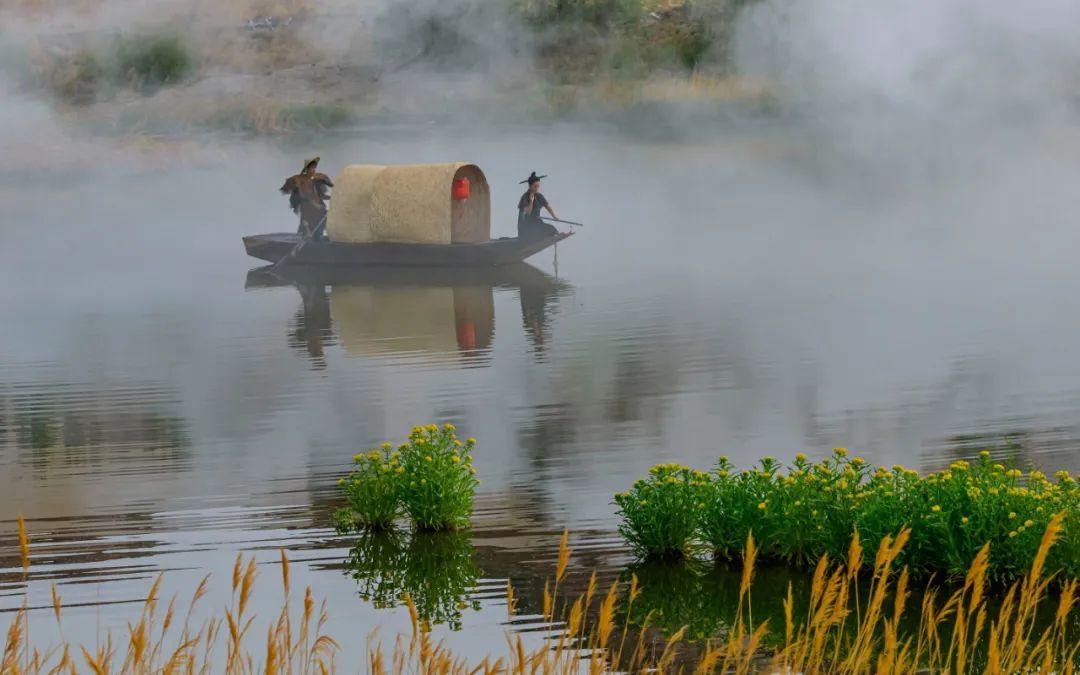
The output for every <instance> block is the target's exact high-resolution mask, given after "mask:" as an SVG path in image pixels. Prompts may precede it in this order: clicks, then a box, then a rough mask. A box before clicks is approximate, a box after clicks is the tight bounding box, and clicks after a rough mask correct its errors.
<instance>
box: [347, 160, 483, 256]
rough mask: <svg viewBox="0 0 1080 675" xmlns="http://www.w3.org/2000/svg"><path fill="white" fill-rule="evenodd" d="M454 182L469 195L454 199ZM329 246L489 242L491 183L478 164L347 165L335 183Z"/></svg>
mask: <svg viewBox="0 0 1080 675" xmlns="http://www.w3.org/2000/svg"><path fill="white" fill-rule="evenodd" d="M455 178H467V179H469V182H470V187H471V195H470V197H469V199H467V200H464V201H456V200H454V199H453V198H452V194H451V189H452V185H453V182H454V179H455ZM326 229H327V233H328V234H329V236H330V239H331V241H337V242H348V243H367V242H409V243H427V244H450V243H455V244H458V243H480V242H484V241H488V240H489V239H490V238H491V203H490V196H489V191H488V185H487V180H486V178H485V177H484V174H483V172H482V171H481V170H480V168H479V167H477V166H476V165H474V164H466V163H463V162H455V163H450V164H409V165H398V166H394V165H390V166H387V165H374V164H353V165H349V166H346V167H345V168H344V169H342V171H341V173H339V174H338V176H337V178H335V179H334V194H333V198H332V199H331V200H330V213H329V215H328V216H327V221H326Z"/></svg>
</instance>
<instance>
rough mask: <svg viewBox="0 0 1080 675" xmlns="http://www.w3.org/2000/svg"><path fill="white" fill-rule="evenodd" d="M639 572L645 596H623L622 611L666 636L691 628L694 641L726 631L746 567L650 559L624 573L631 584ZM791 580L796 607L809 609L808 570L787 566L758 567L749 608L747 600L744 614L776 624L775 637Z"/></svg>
mask: <svg viewBox="0 0 1080 675" xmlns="http://www.w3.org/2000/svg"><path fill="white" fill-rule="evenodd" d="M635 575H636V576H637V578H638V584H639V588H640V589H641V593H640V595H638V597H637V598H636V599H635V600H634V601H633V603H632V604H627V602H626V600H625V599H624V601H623V607H622V615H623V616H624V617H626V618H627V619H628V621H629V623H630V625H633V626H639V627H641V626H645V625H648V626H650V627H653V628H658V629H660V630H661V631H663V632H664V634H666V635H671V634H673V633H675V632H676V631H678V630H680V629H682V628H684V627H685V628H686V636H687V637H688V638H690V639H693V640H703V639H706V638H710V637H717V636H721V637H722V636H725V635H726V634H727V630H728V628H729V627H730V626H731V625H732V624H733V623H734V622H735V618H736V614H737V612H738V611H739V586H740V582H741V577H742V568H741V567H738V566H729V565H713V564H712V563H708V562H702V561H697V560H681V561H662V560H657V561H648V562H640V563H637V564H634V565H631V566H629V567H627V568H626V570H625V571H624V572H623V575H622V578H623V580H624V581H626V582H627V583H629V581H630V579H631V577H633V576H635ZM789 584H790V585H791V591H792V598H793V600H794V609H795V611H796V612H800V611H803V612H805V610H806V607H807V604H808V600H809V596H810V579H809V575H807V574H803V573H801V572H798V571H793V570H791V569H790V568H787V567H779V566H777V567H770V566H759V567H758V568H757V569H756V570H755V571H754V582H753V586H752V588H751V592H750V605H749V607H750V613H749V614H747V613H746V612H747V601H746V600H745V599H744V600H743V609H742V611H743V615H744V619H747V618H752V621H753V623H754V625H755V626H757V625H760V624H761V623H763V622H765V621H766V620H767V621H768V622H769V625H770V626H772V627H773V630H772V631H771V632H770V634H769V635H770V636H771V637H772V638H773V639H776V638H778V637H780V636H782V632H783V626H784V600H785V598H786V597H787V592H788V585H789Z"/></svg>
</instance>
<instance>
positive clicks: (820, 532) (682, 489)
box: [615, 448, 1080, 580]
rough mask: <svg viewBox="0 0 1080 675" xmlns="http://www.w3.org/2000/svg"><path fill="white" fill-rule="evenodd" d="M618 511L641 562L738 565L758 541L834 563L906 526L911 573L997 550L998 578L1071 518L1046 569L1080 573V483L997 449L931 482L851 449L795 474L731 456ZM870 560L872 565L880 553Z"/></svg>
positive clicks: (940, 570) (1019, 566)
mask: <svg viewBox="0 0 1080 675" xmlns="http://www.w3.org/2000/svg"><path fill="white" fill-rule="evenodd" d="M615 503H616V504H617V505H618V507H619V516H620V518H621V520H622V523H621V525H620V532H622V534H623V536H624V537H625V538H626V540H627V541H628V542H629V543H630V545H631V546H632V547H633V548H634V550H635V551H636V552H637V553H638V554H640V555H642V556H660V557H663V556H668V557H679V556H683V555H687V554H691V553H693V552H695V551H697V550H700V549H702V548H705V549H708V550H709V551H711V552H712V553H713V554H714V555H715V556H716V557H718V558H733V557H737V556H738V555H740V551H741V542H744V541H746V538H747V537H748V536H750V535H751V534H753V536H754V539H755V540H757V541H758V542H759V550H758V555H760V556H761V557H762V558H764V559H775V560H781V561H785V562H789V563H793V564H797V565H812V564H814V563H815V562H816V561H817V560H818V559H819V558H820V557H821V556H823V555H827V556H829V557H831V558H841V557H843V556H844V554H845V552H846V551H847V550H848V547H849V545H850V544H851V542H852V539H853V538H855V540H856V541H860V542H861V543H862V544H861V545H862V547H863V548H864V549H865V550H866V551H871V552H872V551H875V550H877V548H878V546H879V544H880V543H881V542H882V541H884V540H885V539H887V538H890V537H896V536H897V535H898V533H899V532H900V531H901V530H904V529H905V528H906V529H907V530H908V531H909V537H908V538H909V540H910V541H909V543H908V545H907V546H906V547H905V548H904V550H903V552H902V554H901V559H900V562H901V564H903V565H905V566H906V567H908V568H909V569H910V570H911V573H913V574H917V575H926V574H944V575H946V576H952V577H957V578H959V577H962V576H963V575H964V574H965V573H966V571H967V570H968V568H969V566H970V565H971V563H972V561H973V560H974V559H975V556H976V555H977V554H978V553H979V551H980V550H981V549H982V547H983V546H984V545H985V544H987V543H989V544H990V553H989V558H988V568H987V574H988V575H989V576H990V577H991V578H994V579H999V580H1002V579H1013V578H1017V577H1019V576H1021V575H1022V574H1023V573H1024V571H1025V570H1026V569H1028V568H1029V567H1030V566H1031V564H1032V561H1033V560H1034V559H1035V556H1036V554H1037V552H1038V550H1039V543H1040V536H1041V533H1042V532H1043V531H1044V530H1045V529H1046V527H1047V526H1048V524H1049V523H1050V521H1051V519H1052V518H1053V517H1054V516H1055V514H1061V518H1062V526H1061V532H1060V542H1059V543H1058V545H1057V546H1056V547H1055V548H1054V550H1053V552H1052V553H1051V554H1050V557H1049V559H1048V560H1047V563H1046V564H1047V566H1048V569H1049V570H1051V571H1052V572H1054V573H1060V574H1063V575H1065V576H1068V577H1076V576H1080V486H1078V485H1077V482H1076V481H1075V480H1074V479H1073V478H1072V477H1071V476H1069V474H1068V473H1067V472H1064V471H1062V472H1058V473H1057V474H1056V476H1055V480H1053V481H1051V480H1049V479H1048V478H1047V477H1046V476H1045V475H1044V474H1043V473H1041V472H1039V471H1031V472H1030V473H1027V474H1024V473H1023V472H1021V471H1020V470H1019V469H1009V468H1006V467H1005V466H1004V465H1002V464H999V463H995V462H994V461H993V460H992V459H991V458H990V456H989V453H987V452H983V453H982V454H981V455H980V457H979V459H978V460H976V461H975V462H974V463H969V462H966V461H958V462H955V463H953V464H952V466H950V467H949V468H948V469H946V470H944V471H939V472H935V473H931V474H928V475H926V476H921V475H919V473H918V472H916V471H913V470H911V469H906V468H904V467H902V466H894V467H892V468H891V469H886V468H876V469H875V468H873V467H871V466H869V465H868V464H867V463H866V462H865V461H863V460H862V459H861V458H859V457H849V456H848V452H847V450H845V449H844V448H838V449H837V450H835V451H834V453H833V455H832V457H830V458H827V459H825V460H823V461H821V462H816V463H815V462H810V461H809V460H807V458H806V457H805V456H804V455H799V456H797V458H796V459H795V462H794V463H793V464H792V465H791V466H789V467H788V468H787V470H786V471H782V470H781V466H780V464H779V463H778V462H777V461H776V460H775V459H772V458H768V457H767V458H765V459H764V460H762V462H761V464H760V465H759V466H758V467H756V468H753V469H748V470H744V471H737V470H735V469H734V468H733V467H732V466H731V464H730V462H729V461H728V460H727V458H723V457H722V458H721V459H720V461H719V462H718V463H717V465H716V467H715V469H714V470H713V471H712V472H709V473H705V472H702V471H695V470H693V469H690V468H688V467H683V466H680V465H673V464H665V465H660V466H656V467H653V469H652V470H651V472H650V474H649V476H648V477H647V478H645V479H642V480H639V481H637V482H636V483H634V485H633V487H632V488H631V489H630V490H629V491H627V492H623V493H620V494H618V495H616V497H615ZM862 562H863V564H866V565H869V564H871V563H872V562H873V560H872V558H871V556H870V553H866V554H865V555H864V557H863V560H862Z"/></svg>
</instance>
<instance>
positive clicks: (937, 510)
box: [930, 504, 941, 513]
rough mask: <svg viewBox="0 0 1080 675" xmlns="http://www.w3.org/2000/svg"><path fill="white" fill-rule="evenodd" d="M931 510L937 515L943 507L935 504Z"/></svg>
mask: <svg viewBox="0 0 1080 675" xmlns="http://www.w3.org/2000/svg"><path fill="white" fill-rule="evenodd" d="M930 510H931V511H933V512H934V513H937V512H939V511H941V507H940V506H938V505H937V504H934V505H933V506H931V507H930Z"/></svg>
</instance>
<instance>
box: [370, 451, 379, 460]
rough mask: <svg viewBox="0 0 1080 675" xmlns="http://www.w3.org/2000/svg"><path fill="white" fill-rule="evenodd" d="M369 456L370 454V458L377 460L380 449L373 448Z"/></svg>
mask: <svg viewBox="0 0 1080 675" xmlns="http://www.w3.org/2000/svg"><path fill="white" fill-rule="evenodd" d="M367 456H368V459H370V460H372V461H375V460H376V459H378V458H379V451H378V450H372V451H371V452H369V453H368V454H367Z"/></svg>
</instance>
